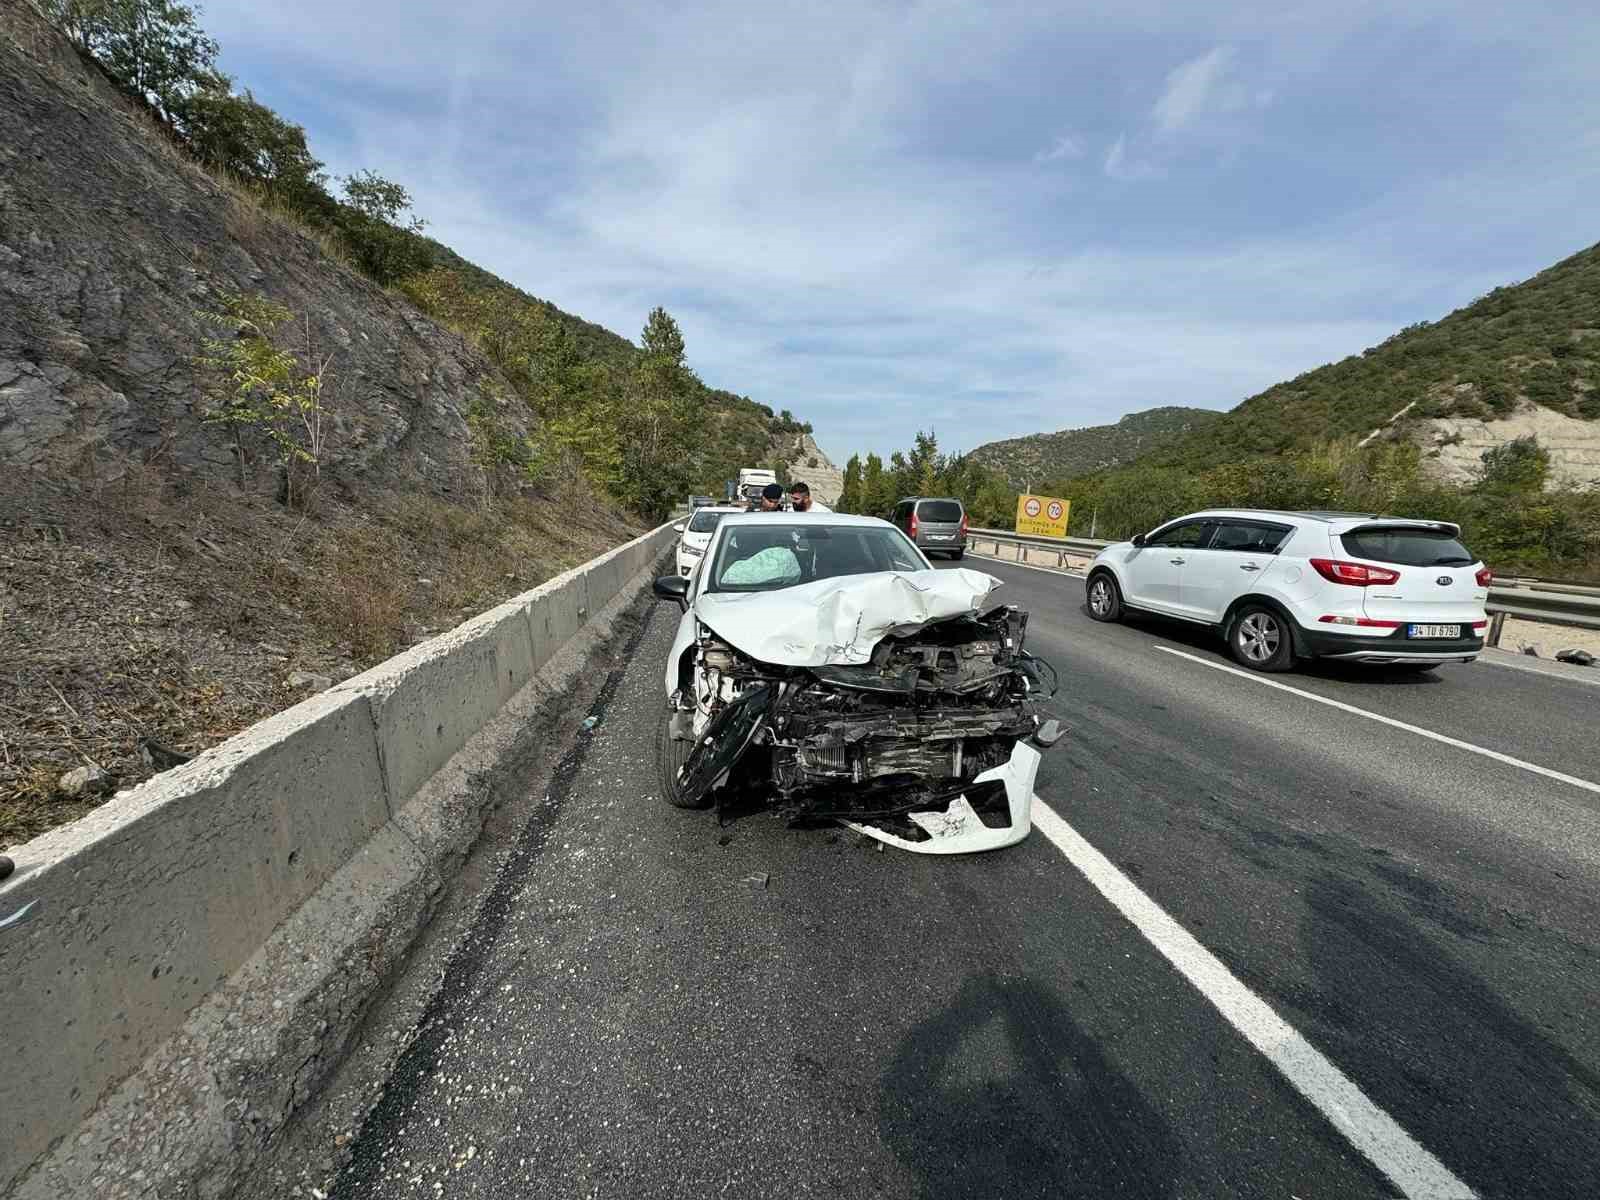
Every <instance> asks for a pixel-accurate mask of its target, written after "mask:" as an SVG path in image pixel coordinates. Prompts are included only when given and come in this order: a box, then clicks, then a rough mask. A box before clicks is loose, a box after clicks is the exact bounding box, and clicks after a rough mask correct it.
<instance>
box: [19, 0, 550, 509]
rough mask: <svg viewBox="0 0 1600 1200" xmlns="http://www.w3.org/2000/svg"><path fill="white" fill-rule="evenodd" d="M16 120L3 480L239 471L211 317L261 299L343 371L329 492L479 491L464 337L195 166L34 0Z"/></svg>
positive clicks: (472, 358) (474, 392) (336, 371)
mask: <svg viewBox="0 0 1600 1200" xmlns="http://www.w3.org/2000/svg"><path fill="white" fill-rule="evenodd" d="M0 112H3V113H4V114H5V119H4V120H3V121H0V463H4V464H5V465H6V466H8V467H12V468H16V467H21V468H23V469H25V470H27V471H36V472H48V473H50V474H51V475H53V476H56V477H60V476H63V475H66V476H78V477H86V478H96V477H100V476H102V475H103V474H105V473H106V472H108V471H111V470H114V465H115V463H116V462H117V461H118V460H119V459H123V458H127V457H131V456H139V457H142V458H149V457H152V456H155V455H160V456H161V457H162V458H163V461H164V462H165V463H166V464H167V465H169V466H171V467H175V468H177V469H178V470H180V471H182V470H205V471H210V472H219V471H220V472H233V471H235V468H236V464H235V460H234V457H233V452H232V450H231V447H230V439H229V438H228V437H227V435H226V434H225V433H224V431H223V430H222V429H221V428H220V427H217V426H209V425H204V424H202V423H201V420H200V416H199V410H200V408H201V404H200V402H201V399H202V388H203V384H204V380H203V379H202V378H201V377H200V376H199V375H198V374H197V371H196V369H195V367H194V366H193V365H192V361H191V360H192V358H193V356H194V355H195V354H196V353H197V352H198V351H199V349H200V343H201V340H202V339H203V338H204V337H205V336H207V335H208V334H214V333H215V332H216V331H215V329H213V328H212V327H210V326H208V325H206V324H205V323H204V322H202V321H201V320H200V319H199V317H197V315H196V314H197V312H199V311H217V310H219V309H220V307H221V306H220V297H221V296H222V295H223V294H224V293H229V292H235V293H240V292H258V293H262V294H264V295H266V296H268V297H270V298H271V299H272V300H274V301H276V302H277V303H279V304H281V305H283V306H284V307H286V308H288V309H289V310H290V311H291V312H293V313H294V314H295V317H296V320H297V324H298V331H297V335H296V338H297V341H309V343H310V348H311V352H312V354H313V355H314V356H316V357H317V358H321V357H322V356H324V355H329V354H331V355H332V362H331V365H330V367H329V370H328V376H329V393H328V398H327V400H326V405H327V407H328V409H329V410H330V414H331V417H332V420H333V433H332V436H331V437H330V438H329V440H328V448H327V452H326V454H325V456H324V463H323V472H324V477H325V478H326V477H328V476H329V475H330V474H331V475H332V477H333V478H334V479H335V480H337V481H343V482H344V483H346V484H349V483H351V482H353V481H355V480H357V479H367V480H374V481H376V480H377V479H380V478H381V479H382V480H383V481H385V482H394V481H400V480H404V481H406V482H407V483H409V484H412V485H413V486H416V485H421V486H424V487H427V488H428V489H429V490H432V491H435V492H438V493H449V492H453V491H458V490H459V491H463V492H464V491H465V489H466V488H467V486H468V482H467V481H468V479H469V477H470V474H469V473H470V470H471V468H470V464H469V461H468V447H469V439H468V436H467V429H466V425H465V421H464V418H463V413H464V410H465V408H466V405H467V403H468V401H469V400H470V399H472V398H474V397H476V396H478V395H479V394H481V393H482V392H483V391H484V390H485V384H486V382H487V381H488V380H489V379H490V378H491V377H492V376H493V374H494V371H493V368H492V367H491V365H490V364H489V363H488V362H487V360H485V359H484V358H483V357H482V356H481V355H480V354H479V353H478V352H477V351H476V350H475V349H473V348H472V347H470V346H469V345H468V344H467V343H466V342H465V341H464V340H463V339H462V338H461V337H460V336H458V335H457V334H454V333H452V332H450V331H448V330H446V329H444V328H442V327H441V326H439V325H437V324H435V323H434V322H432V321H430V320H428V319H427V318H426V317H424V316H422V315H421V314H419V313H418V312H417V311H415V310H414V309H413V308H412V307H411V306H410V305H409V304H407V303H406V302H404V301H403V300H400V299H398V298H396V297H393V296H391V295H389V294H388V293H386V292H385V291H384V290H383V289H382V288H380V287H378V286H377V285H376V284H373V283H371V282H370V281H368V280H366V279H365V278H363V277H361V276H360V275H358V274H356V273H355V272H354V271H352V270H349V269H348V268H346V267H344V266H342V265H340V264H339V263H337V262H335V261H334V260H332V259H330V258H329V257H328V256H327V255H326V254H325V253H323V251H322V249H321V247H320V246H319V245H318V244H317V243H316V242H315V241H314V240H312V238H310V237H309V236H307V235H306V234H305V233H303V232H301V231H300V230H299V229H298V228H297V227H296V226H294V225H292V224H290V223H289V222H287V221H286V220H283V219H280V218H278V217H275V216H272V215H269V214H268V213H266V212H264V211H263V210H261V209H260V208H259V207H257V206H256V205H255V204H254V203H253V202H251V201H250V200H249V199H247V198H245V197H244V196H242V195H239V194H235V193H234V192H233V191H231V190H230V189H229V188H227V187H225V186H223V185H221V184H219V183H218V182H217V181H216V180H214V179H212V178H211V177H210V176H209V175H207V174H206V173H205V172H203V171H202V170H200V169H199V168H198V167H196V166H194V165H193V164H192V163H191V162H189V161H188V160H187V158H186V157H185V156H184V155H183V154H182V153H181V151H179V150H177V149H176V148H175V147H173V146H172V145H170V144H169V143H167V142H166V140H165V139H164V137H163V136H162V135H161V134H160V133H159V132H157V130H156V129H155V128H154V126H153V125H152V124H151V123H150V121H149V119H148V118H146V117H145V116H144V115H143V114H141V113H138V112H136V111H135V110H134V108H133V107H132V106H131V105H130V104H129V103H128V102H127V101H126V100H125V99H124V98H123V97H122V96H121V95H120V94H119V93H118V92H117V91H116V90H115V88H114V87H113V86H112V85H111V84H110V83H109V82H108V81H107V80H106V79H105V78H104V76H102V75H101V74H100V72H99V70H98V69H97V68H96V67H95V66H93V65H92V64H90V63H86V62H85V61H83V60H82V59H80V58H79V56H78V55H77V53H76V52H75V51H74V50H73V49H72V47H71V46H70V44H69V43H67V41H66V40H65V39H64V38H62V37H61V36H60V35H59V34H58V33H56V32H55V31H54V30H53V29H51V28H50V27H49V26H48V25H46V24H45V23H44V22H43V21H42V20H41V19H40V18H39V17H38V15H37V14H36V13H34V12H33V11H32V10H31V9H30V8H29V7H28V6H27V5H26V4H25V3H23V0H0ZM516 408H517V409H520V408H521V406H516ZM505 419H506V422H507V424H508V426H516V425H517V424H518V421H519V419H520V415H519V413H518V412H517V411H515V410H513V409H511V408H507V411H506V413H505ZM271 474H272V473H271V472H270V471H268V470H265V469H262V470H258V471H256V472H255V476H256V479H257V481H258V486H259V487H261V488H262V489H267V488H275V487H276V486H277V485H276V482H275V480H273V479H272V478H271Z"/></svg>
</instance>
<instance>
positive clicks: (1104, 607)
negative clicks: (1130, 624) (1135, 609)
mask: <svg viewBox="0 0 1600 1200" xmlns="http://www.w3.org/2000/svg"><path fill="white" fill-rule="evenodd" d="M1089 615H1090V616H1091V617H1093V618H1094V619H1095V620H1096V621H1115V620H1117V618H1119V617H1121V616H1122V589H1121V588H1119V587H1117V581H1116V579H1115V578H1113V576H1112V575H1111V572H1109V571H1101V572H1099V573H1098V574H1095V575H1091V576H1090V577H1089Z"/></svg>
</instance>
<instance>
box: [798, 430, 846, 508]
mask: <svg viewBox="0 0 1600 1200" xmlns="http://www.w3.org/2000/svg"><path fill="white" fill-rule="evenodd" d="M813 461H815V463H816V464H817V465H816V466H812V465H811V464H812V462H813ZM789 478H790V479H803V480H805V482H806V485H807V486H808V487H810V488H811V495H812V496H813V497H814V498H815V499H817V500H818V501H820V502H821V503H823V504H826V505H828V506H830V507H831V506H832V505H833V503H834V502H835V501H836V500H838V499H839V496H840V495H841V494H842V493H843V492H844V472H843V471H841V470H840V469H839V468H838V467H836V466H834V465H833V463H832V462H831V461H830V460H829V458H828V456H827V455H826V454H824V453H823V452H822V450H821V449H820V448H819V447H818V446H817V443H816V441H815V440H814V439H813V438H812V436H811V435H810V434H809V433H806V434H802V435H801V436H800V440H799V442H798V443H797V444H796V446H795V451H794V456H793V457H792V458H791V459H790V460H789Z"/></svg>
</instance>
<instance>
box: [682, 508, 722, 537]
mask: <svg viewBox="0 0 1600 1200" xmlns="http://www.w3.org/2000/svg"><path fill="white" fill-rule="evenodd" d="M727 515H728V514H727V513H721V512H708V511H707V510H705V509H703V508H702V509H701V510H700V511H699V512H697V513H695V514H694V516H692V517H690V518H689V532H690V533H710V532H711V531H712V530H713V529H715V528H716V527H717V524H718V523H719V522H720V521H721V520H722V518H723V517H725V516H727Z"/></svg>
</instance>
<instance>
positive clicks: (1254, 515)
mask: <svg viewBox="0 0 1600 1200" xmlns="http://www.w3.org/2000/svg"><path fill="white" fill-rule="evenodd" d="M1204 517H1235V518H1238V519H1240V520H1279V521H1282V520H1290V521H1304V522H1307V523H1315V524H1319V525H1326V526H1328V527H1329V529H1330V530H1332V529H1335V528H1337V529H1341V530H1347V529H1353V528H1355V527H1356V526H1358V525H1424V526H1427V527H1429V528H1431V529H1449V530H1452V531H1453V532H1455V533H1460V531H1461V527H1460V526H1459V525H1456V524H1455V523H1454V522H1452V521H1435V520H1432V519H1430V518H1427V517H1394V516H1385V515H1383V514H1382V513H1353V512H1335V511H1333V510H1331V509H1287V508H1207V509H1203V510H1201V511H1200V512H1192V513H1187V514H1185V515H1184V516H1181V517H1174V518H1173V519H1172V520H1173V521H1186V520H1198V519H1200V518H1204ZM1164 523H1165V524H1169V525H1170V524H1171V523H1172V522H1171V521H1168V522H1164Z"/></svg>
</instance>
